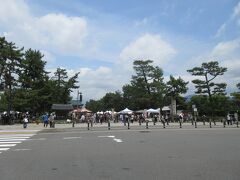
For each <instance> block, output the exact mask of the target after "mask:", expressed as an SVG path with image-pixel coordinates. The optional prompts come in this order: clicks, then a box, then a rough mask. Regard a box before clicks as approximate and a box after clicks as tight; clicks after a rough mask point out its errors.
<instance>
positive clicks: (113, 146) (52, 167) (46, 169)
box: [0, 123, 240, 180]
mask: <svg viewBox="0 0 240 180" xmlns="http://www.w3.org/2000/svg"><path fill="white" fill-rule="evenodd" d="M130 125H131V126H130V129H128V128H127V126H123V124H122V123H118V124H113V125H112V126H111V129H110V130H108V129H107V125H106V124H102V125H100V124H98V125H96V126H94V127H93V128H90V130H87V125H86V124H77V125H76V127H75V128H72V127H71V124H61V125H60V124H56V128H51V129H50V128H43V126H42V124H39V125H35V124H29V126H28V128H27V129H23V128H22V125H13V126H0V145H2V147H0V149H1V148H2V151H1V153H0V161H1V163H0V174H1V179H4V180H15V179H19V180H33V179H41V180H49V179H53V180H55V179H56V180H60V179H68V180H78V179H83V180H85V179H89V180H96V179H119V180H120V179H124V180H125V179H133V180H135V179H136V180H145V179H149V180H151V179H153V180H155V179H163V180H164V179H166V180H169V179H174V180H175V179H178V180H188V179H189V180H192V179H204V180H207V179H209V180H215V179H216V180H226V179H229V180H238V179H239V177H240V171H239V167H240V155H239V152H240V143H239V137H240V130H239V128H236V127H235V126H234V125H233V126H227V127H226V128H223V126H222V124H221V123H219V124H217V125H216V126H213V127H212V128H209V126H208V125H205V126H203V125H200V123H199V126H198V128H195V127H194V126H192V125H191V124H183V127H182V128H181V129H180V128H179V125H178V124H177V123H176V124H170V126H167V127H166V128H165V129H163V127H162V125H161V124H157V125H155V126H154V125H153V124H149V129H146V127H145V125H144V124H142V126H139V125H138V124H137V123H136V124H134V125H132V124H130ZM7 145H10V146H7Z"/></svg>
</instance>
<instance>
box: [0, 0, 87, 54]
mask: <svg viewBox="0 0 240 180" xmlns="http://www.w3.org/2000/svg"><path fill="white" fill-rule="evenodd" d="M0 23H1V24H3V25H4V28H5V29H6V31H7V32H5V35H6V36H7V38H10V39H11V40H13V41H15V42H17V43H18V44H20V45H22V46H29V47H37V48H41V49H52V50H54V51H55V52H58V53H61V54H74V53H76V54H79V51H80V50H81V49H82V48H83V46H84V40H85V38H86V36H87V20H86V19H85V18H84V17H77V16H67V15H65V14H54V13H50V14H46V15H44V16H40V17H36V16H34V15H33V14H31V13H30V11H29V7H28V5H27V4H26V2H25V1H23V0H19V1H18V0H10V1H1V6H0Z"/></svg>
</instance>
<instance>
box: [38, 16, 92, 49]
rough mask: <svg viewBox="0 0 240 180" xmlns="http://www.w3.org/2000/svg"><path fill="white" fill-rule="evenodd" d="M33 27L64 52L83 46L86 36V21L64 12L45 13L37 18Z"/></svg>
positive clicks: (47, 42)
mask: <svg viewBox="0 0 240 180" xmlns="http://www.w3.org/2000/svg"><path fill="white" fill-rule="evenodd" d="M34 26H35V27H34V28H37V29H38V30H39V32H38V33H39V35H40V36H41V37H45V38H46V42H45V43H46V44H51V45H53V46H54V47H57V49H59V50H61V51H64V52H75V51H77V50H80V49H81V48H82V47H83V42H84V38H85V37H86V36H87V22H86V20H85V19H84V18H82V17H68V16H66V15H64V14H47V15H45V16H43V17H40V18H37V19H36V23H35V25H34Z"/></svg>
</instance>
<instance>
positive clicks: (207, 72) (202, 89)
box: [187, 61, 227, 100]
mask: <svg viewBox="0 0 240 180" xmlns="http://www.w3.org/2000/svg"><path fill="white" fill-rule="evenodd" d="M187 71H188V72H189V73H190V74H191V75H193V76H200V77H202V79H195V80H193V81H192V82H193V84H195V87H196V89H197V91H196V93H197V94H207V95H208V96H209V98H210V100H211V98H212V95H214V94H224V93H225V90H226V86H227V84H226V83H216V82H214V81H213V80H214V79H215V78H216V77H218V76H221V75H223V74H224V73H225V72H226V71H227V68H225V67H220V66H219V63H218V62H217V61H211V62H208V63H202V65H201V67H194V68H193V69H189V70H187Z"/></svg>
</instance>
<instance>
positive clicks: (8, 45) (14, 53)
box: [0, 37, 23, 114]
mask: <svg viewBox="0 0 240 180" xmlns="http://www.w3.org/2000/svg"><path fill="white" fill-rule="evenodd" d="M22 58H23V48H18V47H17V46H16V45H15V44H14V43H13V42H8V41H6V39H5V37H0V78H1V84H3V86H4V90H5V95H6V99H7V104H8V108H7V113H8V114H10V111H11V110H12V103H13V99H12V97H13V90H14V89H15V88H16V87H17V86H18V83H17V78H18V76H19V74H20V72H21V69H22V64H21V63H22Z"/></svg>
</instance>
